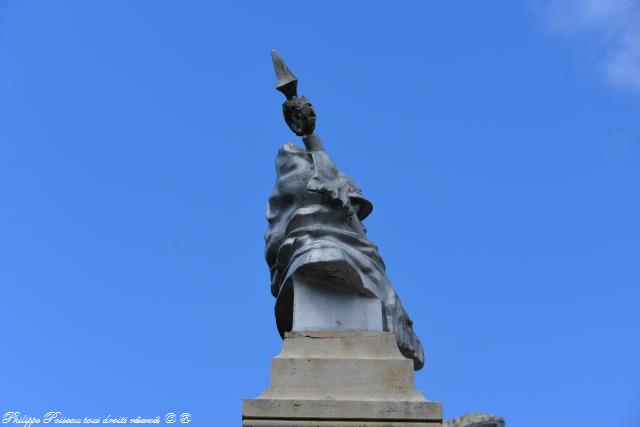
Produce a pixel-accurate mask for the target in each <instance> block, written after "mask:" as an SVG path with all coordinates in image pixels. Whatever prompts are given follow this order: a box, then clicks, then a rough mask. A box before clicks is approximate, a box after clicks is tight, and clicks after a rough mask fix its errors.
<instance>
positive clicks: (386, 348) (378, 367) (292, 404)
mask: <svg viewBox="0 0 640 427" xmlns="http://www.w3.org/2000/svg"><path fill="white" fill-rule="evenodd" d="M242 425H243V426H244V427H266V426H270V427H275V426H278V427H313V426H316V427H356V426H357V427H400V426H403V427H418V426H420V427H436V426H441V425H442V406H441V404H440V403H438V402H432V401H429V400H426V399H425V398H424V396H423V395H422V393H420V392H419V391H417V390H415V388H414V383H413V361H411V360H409V359H406V358H405V357H404V356H402V354H401V353H400V351H399V350H398V347H397V345H396V340H395V337H394V335H393V334H392V333H389V332H377V331H357V332H347V331H345V332H336V331H322V332H312V331H307V332H291V333H289V334H287V336H286V337H285V340H284V348H283V350H282V352H281V353H280V354H279V355H278V356H276V357H275V358H273V360H272V364H271V385H270V387H269V388H268V389H267V390H265V391H264V393H263V394H262V395H261V396H259V397H258V398H256V399H249V400H245V401H244V402H243V407H242Z"/></svg>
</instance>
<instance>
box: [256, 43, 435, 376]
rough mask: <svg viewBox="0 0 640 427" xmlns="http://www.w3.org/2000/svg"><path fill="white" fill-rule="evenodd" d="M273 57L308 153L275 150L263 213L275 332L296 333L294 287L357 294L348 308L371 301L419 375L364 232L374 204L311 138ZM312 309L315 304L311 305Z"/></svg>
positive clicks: (413, 339)
mask: <svg viewBox="0 0 640 427" xmlns="http://www.w3.org/2000/svg"><path fill="white" fill-rule="evenodd" d="M272 56H273V63H274V67H275V69H276V76H277V83H276V87H277V89H278V90H279V91H281V92H282V93H283V94H284V95H285V96H286V97H287V100H286V101H285V102H284V104H283V112H284V116H285V120H286V122H287V124H288V125H289V127H290V128H291V130H292V131H293V132H294V133H296V134H297V135H298V136H301V137H302V140H303V142H304V146H305V148H301V147H299V146H297V145H295V144H285V145H283V146H282V147H281V148H280V150H279V152H278V155H277V157H276V173H277V179H276V184H275V188H274V190H273V193H272V194H271V197H270V198H269V206H268V208H267V220H268V221H269V228H268V230H267V233H266V235H265V241H266V259H267V263H268V264H269V268H270V271H271V292H272V293H273V295H274V296H275V297H276V307H275V314H276V323H277V325H278V330H279V332H280V334H281V335H282V336H283V337H284V334H285V332H288V331H291V330H292V328H294V323H295V322H294V311H295V310H296V308H295V307H294V300H295V298H294V294H295V292H296V283H298V282H299V283H300V286H302V285H303V284H304V285H305V286H306V285H309V284H310V286H311V287H313V288H315V289H320V290H321V289H329V288H330V289H333V290H337V291H338V292H343V293H341V294H339V295H344V298H345V299H347V298H350V297H349V295H357V298H361V299H365V305H355V306H353V307H365V308H363V310H368V309H367V308H366V307H370V305H366V301H375V303H376V304H378V305H377V307H378V311H379V312H380V328H381V330H384V331H389V332H393V333H394V334H395V336H396V340H397V343H398V347H399V349H400V351H401V352H402V354H403V355H404V356H405V357H407V358H410V359H413V361H414V368H415V369H416V370H418V369H420V368H422V366H423V365H424V354H423V349H422V344H421V343H420V340H419V339H418V337H417V336H416V334H415V332H414V330H413V326H412V325H413V323H412V321H411V319H410V318H409V316H408V315H407V313H406V312H405V310H404V308H403V307H402V304H401V303H400V299H399V298H398V295H397V294H396V292H395V291H394V289H393V287H392V285H391V282H390V281H389V279H388V278H387V275H386V273H385V265H384V262H383V260H382V258H381V257H380V254H379V253H378V249H377V247H376V246H375V245H374V244H373V243H371V242H370V241H369V240H368V239H367V234H366V228H365V226H364V225H363V220H364V219H365V218H366V217H367V216H368V215H369V214H370V213H371V211H372V204H371V202H369V201H368V200H367V199H366V198H365V197H364V196H363V194H362V191H361V190H360V188H359V187H358V186H357V185H356V184H355V182H354V181H353V180H352V179H351V178H349V177H348V176H347V175H345V174H343V173H342V172H340V171H339V170H338V169H337V168H336V166H335V164H334V163H333V161H332V160H331V158H330V157H329V156H328V154H327V153H326V152H325V151H324V148H323V146H322V143H321V142H320V138H319V137H318V136H317V135H316V134H315V133H314V129H315V121H316V115H315V113H314V111H313V107H312V105H311V103H310V102H309V101H308V100H307V99H306V98H305V97H301V98H299V97H298V96H297V79H296V78H295V76H294V75H293V74H292V73H291V71H290V70H289V69H288V68H287V66H286V65H285V64H284V62H283V61H282V59H281V58H280V56H279V55H278V53H277V52H275V51H273V53H272ZM300 289H302V287H301V288H300ZM301 292H302V291H301ZM318 295H320V294H318ZM340 298H342V297H340ZM319 300H320V297H318V301H319ZM301 304H302V303H301ZM310 304H314V300H313V299H311V302H310ZM318 304H320V302H318ZM303 309H304V308H303ZM357 310H360V308H357ZM353 314H354V313H350V315H353ZM321 315H322V312H321ZM355 315H359V313H355ZM365 315H366V314H365ZM338 323H340V321H338Z"/></svg>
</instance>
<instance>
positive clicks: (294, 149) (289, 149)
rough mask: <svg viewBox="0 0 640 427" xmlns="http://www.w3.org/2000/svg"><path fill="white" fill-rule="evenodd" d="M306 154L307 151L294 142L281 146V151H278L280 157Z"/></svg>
mask: <svg viewBox="0 0 640 427" xmlns="http://www.w3.org/2000/svg"><path fill="white" fill-rule="evenodd" d="M305 153H306V150H305V149H304V148H302V147H300V146H299V145H297V144H294V143H293V142H287V143H286V144H282V145H281V146H280V149H279V150H278V156H280V155H284V156H286V155H292V154H293V155H299V156H300V155H304V154H305Z"/></svg>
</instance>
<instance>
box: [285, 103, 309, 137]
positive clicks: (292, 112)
mask: <svg viewBox="0 0 640 427" xmlns="http://www.w3.org/2000/svg"><path fill="white" fill-rule="evenodd" d="M282 112H283V113H284V119H285V121H286V122H287V125H289V129H291V130H292V131H293V133H295V134H296V135H298V136H305V135H311V134H312V133H313V131H314V129H315V128H316V113H315V111H313V105H311V102H309V100H308V99H307V98H306V97H304V96H303V97H302V98H298V97H292V98H291V99H287V100H286V101H285V102H284V103H283V104H282Z"/></svg>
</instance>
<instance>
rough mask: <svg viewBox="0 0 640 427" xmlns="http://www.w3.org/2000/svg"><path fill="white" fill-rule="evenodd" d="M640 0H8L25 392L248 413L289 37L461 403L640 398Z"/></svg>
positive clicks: (578, 418)
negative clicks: (275, 61)
mask: <svg viewBox="0 0 640 427" xmlns="http://www.w3.org/2000/svg"><path fill="white" fill-rule="evenodd" d="M638 8H639V4H638V2H637V1H624V0H600V1H594V0H578V1H572V2H568V3H567V2H565V3H564V4H562V3H561V2H560V1H556V0H540V1H532V2H529V1H522V2H513V1H506V0H505V1H485V2H470V1H469V2H395V3H390V2H384V3H382V2H379V3H378V2H286V1H280V2H258V1H256V2H250V3H246V2H228V3H226V4H221V3H217V2H205V1H201V2H198V1H115V0H112V1H102V2H89V1H75V2H72V1H55V2H54V1H48V2H45V1H40V2H38V1H35V2H20V1H2V2H1V3H0V61H1V65H0V290H1V308H0V332H1V333H2V335H1V336H2V340H1V344H0V412H1V413H4V412H6V411H21V412H23V413H26V414H31V415H41V414H42V413H44V412H46V411H53V410H57V411H61V412H62V413H63V415H66V416H69V417H84V416H93V417H98V416H106V415H108V414H111V415H112V416H128V417H135V416H138V415H140V416H147V417H152V416H156V415H160V414H164V413H166V412H169V411H174V412H178V413H179V412H182V411H188V412H190V413H191V414H192V416H193V422H192V425H195V426H212V425H219V426H233V425H239V423H240V413H241V400H242V399H243V398H250V397H255V396H257V395H258V394H259V393H260V392H261V391H262V389H263V388H265V387H266V386H267V385H268V375H269V364H270V359H271V357H272V356H274V355H275V354H276V353H277V352H278V351H279V349H280V346H281V341H280V338H279V336H278V334H277V332H276V329H275V325H274V320H273V311H272V310H273V298H272V296H271V295H270V292H269V274H268V270H267V267H266V264H265V262H264V259H263V240H262V236H263V233H264V231H265V228H266V221H265V219H264V212H265V207H266V201H267V197H268V195H269V192H270V191H271V188H272V185H273V181H274V157H275V153H276V151H277V148H278V146H279V145H280V144H282V143H284V142H287V141H293V140H294V139H295V138H294V136H293V135H292V134H291V133H290V131H289V130H288V129H287V127H286V125H285V124H284V121H283V119H282V117H281V107H280V104H281V102H282V96H281V94H279V93H278V92H276V91H275V89H274V75H273V70H272V65H271V58H270V50H271V49H272V48H277V49H279V50H280V52H281V54H282V55H283V57H284V58H285V60H286V61H287V62H288V63H289V65H290V66H291V68H292V69H293V71H294V72H295V73H296V74H297V75H298V77H299V79H300V85H299V88H300V92H301V93H302V94H305V95H307V96H309V97H310V99H311V100H312V102H313V103H314V105H315V107H316V111H317V113H318V128H317V130H318V132H319V134H320V135H321V136H322V138H323V141H324V143H325V146H326V148H327V150H328V151H329V153H330V154H331V156H332V157H333V159H334V160H335V162H336V163H337V164H338V166H339V167H340V168H341V169H342V170H343V171H345V172H346V173H348V174H349V175H351V176H352V177H353V178H354V179H355V180H356V181H357V182H358V183H359V184H360V185H361V186H362V187H363V189H364V191H365V194H366V195H367V196H368V197H369V198H370V199H371V200H372V201H373V203H374V206H375V208H374V212H373V214H372V216H371V217H370V218H368V219H367V225H368V228H369V237H370V238H371V240H372V241H374V242H375V243H377V244H378V245H379V247H380V250H381V253H382V255H383V257H384V259H385V261H386V263H387V266H388V274H389V276H390V278H391V280H392V282H393V283H394V286H395V287H396V288H397V290H398V292H399V294H400V295H401V297H402V300H403V302H404V304H405V306H406V308H407V310H408V312H409V313H410V314H411V316H412V317H413V320H414V321H415V327H416V330H417V332H418V334H419V335H420V337H421V339H422V341H423V343H424V346H425V352H426V357H427V364H426V366H425V368H424V370H422V371H420V372H418V373H417V376H416V381H417V385H418V387H419V388H420V389H421V390H423V391H424V393H425V395H426V396H427V397H429V398H431V399H434V400H440V401H442V402H443V404H444V409H445V415H446V417H448V418H450V417H454V416H458V415H461V414H463V413H467V412H473V411H486V412H491V413H496V414H499V415H502V416H504V417H505V418H506V419H507V421H508V423H509V425H511V426H514V427H515V426H518V427H534V426H535V427H539V426H541V425H545V426H547V425H548V426H594V427H595V426H598V427H600V426H605V425H606V426H620V427H638V426H640V392H639V390H640V388H639V384H640V368H639V367H638V362H639V361H640V303H639V301H640V291H639V285H640V271H639V270H640V267H639V266H640V191H639V184H640V167H639V165H640V163H639V162H640V81H639V79H640V33H639V31H638V30H637V28H640V26H634V24H637V23H638V22H640V21H639V20H638V18H639V17H640V15H639V10H638Z"/></svg>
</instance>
